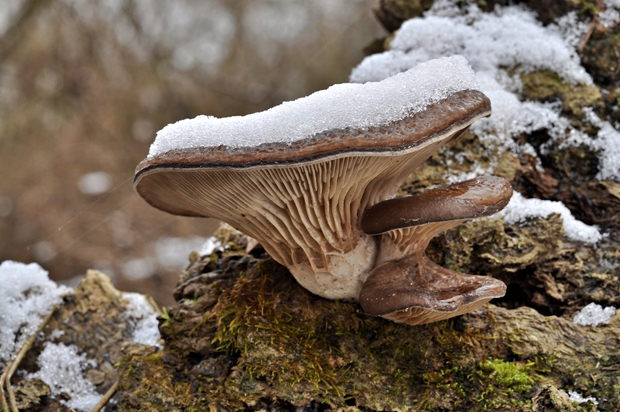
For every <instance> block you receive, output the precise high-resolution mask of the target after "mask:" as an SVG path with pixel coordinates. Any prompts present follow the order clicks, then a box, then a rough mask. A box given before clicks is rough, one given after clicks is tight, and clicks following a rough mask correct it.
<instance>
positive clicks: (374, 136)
mask: <svg viewBox="0 0 620 412" xmlns="http://www.w3.org/2000/svg"><path fill="white" fill-rule="evenodd" d="M490 113H491V103H490V101H489V99H488V98H487V97H486V96H485V95H484V94H483V93H482V92H480V91H478V90H463V91H459V92H456V93H454V94H452V95H451V96H449V97H447V98H446V99H444V100H442V101H440V102H438V103H436V104H433V105H430V106H429V107H427V108H426V109H424V110H422V111H420V112H417V113H414V114H412V115H410V116H408V117H406V118H404V119H402V120H400V121H396V122H393V123H391V124H388V125H383V126H376V127H370V128H368V129H361V130H348V129H339V130H329V131H325V132H322V133H319V134H317V135H314V136H312V137H309V138H308V139H305V140H300V141H296V142H293V143H290V144H289V143H264V144H261V145H259V146H256V147H253V148H251V149H248V148H231V147H228V146H225V145H220V146H216V147H197V148H191V149H180V150H172V151H168V152H165V153H163V154H160V155H157V156H154V157H151V158H147V159H145V160H143V161H142V162H140V164H139V165H138V166H137V168H136V174H135V178H134V186H135V189H136V191H137V192H138V193H139V194H140V196H142V197H143V198H144V199H145V200H146V201H147V202H148V203H149V204H151V205H152V206H154V207H156V208H158V209H161V210H163V211H166V212H168V213H172V214H176V215H183V216H202V217H210V216H211V215H210V214H209V211H208V210H205V209H204V208H202V207H200V205H197V204H196V203H195V202H186V201H185V199H184V198H183V197H177V196H175V195H174V192H175V190H176V188H175V187H174V180H175V179H176V178H175V177H173V176H174V175H178V174H179V173H183V172H198V173H203V174H207V173H209V172H210V171H216V170H222V171H224V170H225V171H227V172H228V173H230V174H234V173H235V171H236V170H249V169H282V168H284V167H287V166H295V165H308V164H311V163H318V162H327V161H330V160H337V159H341V158H345V157H361V156H368V157H385V158H388V157H393V156H399V155H407V154H412V155H413V156H415V154H416V153H420V155H421V156H422V157H423V159H422V160H421V161H420V162H417V164H419V163H422V162H423V161H424V160H426V158H427V157H428V156H430V154H431V153H432V152H431V153H427V152H425V151H424V150H422V149H424V148H425V147H427V146H428V145H430V144H433V143H437V142H439V143H440V145H442V144H445V143H447V142H449V141H451V140H454V139H456V138H457V137H458V136H460V134H461V132H463V131H465V129H467V128H468V127H469V125H471V124H472V123H473V122H474V121H476V120H477V119H479V118H482V117H486V116H489V115H490ZM446 137H448V138H446ZM417 164H416V165H415V166H417ZM164 180H166V181H167V182H166V183H164ZM197 183H198V182H197ZM205 183H207V182H205ZM231 184H232V183H231ZM162 185H165V186H166V187H165V189H166V190H165V191H162V190H160V187H161V186H162ZM213 195H214V196H215V195H216V194H215V193H214V194H213ZM213 217H217V216H213Z"/></svg>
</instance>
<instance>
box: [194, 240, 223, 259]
mask: <svg viewBox="0 0 620 412" xmlns="http://www.w3.org/2000/svg"><path fill="white" fill-rule="evenodd" d="M216 250H222V243H221V242H220V241H219V240H217V239H216V238H215V236H211V237H210V238H207V240H205V242H204V243H203V244H202V246H201V247H200V249H199V250H198V253H199V254H200V256H207V255H210V254H211V253H213V252H215V251H216Z"/></svg>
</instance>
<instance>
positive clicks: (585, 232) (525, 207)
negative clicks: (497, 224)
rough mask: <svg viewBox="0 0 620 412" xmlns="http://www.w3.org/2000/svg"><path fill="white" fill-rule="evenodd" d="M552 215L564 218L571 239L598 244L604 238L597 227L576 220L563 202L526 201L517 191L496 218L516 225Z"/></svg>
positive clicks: (567, 234)
mask: <svg viewBox="0 0 620 412" xmlns="http://www.w3.org/2000/svg"><path fill="white" fill-rule="evenodd" d="M552 213H557V214H559V215H560V216H561V217H562V226H563V228H564V233H565V234H566V236H567V237H568V238H570V239H573V240H577V241H580V242H587V243H596V242H598V241H600V240H601V239H602V238H603V236H602V235H601V233H600V231H599V230H598V228H597V227H596V226H589V225H586V224H585V223H583V222H581V221H579V220H577V219H575V217H574V216H573V215H572V214H571V212H570V210H568V208H567V207H566V206H564V204H563V203H562V202H554V201H551V200H541V199H526V198H524V197H523V195H521V193H519V192H516V191H515V192H513V195H512V198H510V202H509V203H508V205H507V206H506V207H505V208H504V209H503V210H502V211H500V212H498V213H497V214H496V216H503V217H504V221H505V222H506V223H515V222H523V221H525V220H527V219H529V218H532V217H547V216H549V215H551V214H552Z"/></svg>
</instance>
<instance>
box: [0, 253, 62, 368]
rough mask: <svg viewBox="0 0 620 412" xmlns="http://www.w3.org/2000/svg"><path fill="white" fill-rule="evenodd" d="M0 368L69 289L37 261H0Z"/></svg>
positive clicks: (11, 357)
mask: <svg viewBox="0 0 620 412" xmlns="http://www.w3.org/2000/svg"><path fill="white" fill-rule="evenodd" d="M0 285H2V286H1V287H0V369H3V366H5V365H6V364H7V362H9V361H10V360H11V359H13V357H14V356H15V354H16V353H17V351H19V349H20V348H21V347H22V345H23V344H24V343H25V341H26V340H27V339H28V337H29V336H30V335H32V334H33V333H35V332H36V330H37V328H38V327H39V325H40V323H41V320H42V318H43V317H45V316H46V315H47V314H48V313H49V311H50V310H51V309H52V307H53V306H54V305H56V304H59V303H60V302H61V301H62V296H64V295H66V294H69V293H72V291H71V289H70V288H67V287H65V286H58V285H57V284H56V283H54V282H53V281H51V280H50V279H49V277H48V273H47V271H46V270H44V269H43V268H42V267H41V266H39V265H37V264H36V263H30V264H28V265H26V264H23V263H18V262H13V261H10V260H7V261H4V262H2V263H1V264H0Z"/></svg>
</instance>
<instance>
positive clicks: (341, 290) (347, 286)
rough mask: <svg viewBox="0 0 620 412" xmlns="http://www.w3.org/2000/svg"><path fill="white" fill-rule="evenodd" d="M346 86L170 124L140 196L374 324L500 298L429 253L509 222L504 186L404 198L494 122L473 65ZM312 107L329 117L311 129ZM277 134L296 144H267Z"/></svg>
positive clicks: (142, 170) (480, 182) (486, 180)
mask: <svg viewBox="0 0 620 412" xmlns="http://www.w3.org/2000/svg"><path fill="white" fill-rule="evenodd" d="M431 76H432V77H431ZM429 77H430V79H429ZM346 86H347V87H341V88H330V89H328V90H326V91H322V92H319V93H316V94H314V95H311V96H309V97H307V98H305V99H300V100H297V101H294V102H289V103H285V104H283V105H281V106H278V107H276V108H274V109H271V110H269V111H267V112H263V113H259V114H255V115H249V116H246V117H245V118H228V119H215V118H210V117H209V118H205V117H202V118H196V119H193V120H189V121H182V122H179V123H177V124H174V125H170V126H168V127H167V128H164V129H163V130H162V131H160V133H158V136H157V139H156V142H155V143H154V145H153V147H152V148H151V153H150V154H149V156H148V157H147V158H146V159H145V160H144V161H142V162H141V163H140V164H139V165H138V167H137V169H136V175H135V188H136V190H137V192H138V193H139V194H140V195H141V196H142V197H143V198H144V199H145V200H146V201H147V202H148V203H149V204H151V205H152V206H154V207H156V208H159V209H161V210H164V211H166V212H169V213H173V214H177V215H183V216H202V217H213V218H217V219H220V220H223V221H225V222H227V223H229V224H230V225H232V226H234V227H236V228H237V229H239V230H240V231H242V232H244V233H246V234H247V235H249V236H252V237H253V238H255V239H257V240H259V242H260V243H261V244H262V245H263V247H264V248H265V250H266V251H267V252H268V253H269V254H270V255H271V256H272V257H273V258H274V259H275V260H277V261H278V262H279V263H281V264H283V265H285V266H286V267H288V269H289V270H290V272H291V273H292V275H293V276H294V277H295V278H296V279H297V281H298V282H299V283H300V284H301V285H302V286H303V287H305V288H306V289H308V290H309V291H311V292H312V293H315V294H317V295H320V296H323V297H326V298H330V299H354V300H359V301H360V304H361V305H362V308H363V309H364V311H366V312H367V313H369V314H371V315H378V316H383V317H385V318H389V319H392V320H394V321H397V322H405V323H409V324H412V325H414V324H421V323H428V322H434V321H437V320H441V319H446V318H449V317H452V316H456V315H459V314H462V313H465V312H468V311H471V310H473V309H475V308H477V307H479V306H481V305H483V304H484V303H486V302H488V301H489V300H490V299H492V298H496V297H501V296H503V295H504V293H505V285H504V284H503V283H502V282H501V281H499V280H496V279H493V278H490V277H486V276H472V275H464V274H459V273H455V272H453V271H450V270H447V269H445V268H442V267H440V266H438V265H437V264H435V263H433V262H432V261H430V260H429V259H428V258H426V256H425V255H424V250H425V249H426V247H427V245H428V242H429V241H430V239H431V238H432V237H433V236H435V235H436V234H437V233H439V232H441V231H443V230H446V229H448V228H451V227H453V226H455V225H458V224H459V223H461V222H463V221H465V220H467V219H472V218H478V217H482V216H488V215H490V214H493V213H496V212H497V211H499V210H501V209H502V208H503V207H504V206H505V205H506V204H507V203H508V201H509V199H510V197H511V194H512V188H511V187H510V184H509V183H508V182H507V181H505V180H503V179H501V178H498V177H492V176H486V177H479V178H476V179H473V180H469V181H466V182H461V183H458V184H453V185H447V186H442V187H436V188H433V189H430V190H427V191H426V192H424V193H422V194H420V195H417V196H407V197H400V198H394V195H395V193H396V192H397V190H398V188H399V187H400V186H401V185H402V184H403V182H404V181H405V179H406V178H407V176H408V175H409V174H411V173H412V172H413V171H414V170H415V169H416V168H417V167H419V166H420V165H421V164H422V163H424V161H425V160H426V159H427V158H428V157H429V156H431V154H432V153H434V152H435V151H436V150H438V149H439V148H440V147H441V146H442V145H444V144H446V143H447V142H450V141H452V140H454V139H456V138H458V137H459V136H460V135H462V134H463V133H464V132H465V131H466V130H467V128H468V127H469V126H470V125H471V124H472V123H473V122H474V121H476V120H477V119H480V118H482V117H485V116H488V115H489V114H490V112H491V107H490V101H489V99H488V98H487V97H486V96H485V95H484V94H482V93H481V92H480V91H478V90H477V86H476V83H475V78H474V75H473V72H472V71H471V69H470V68H469V66H468V64H467V62H466V61H465V59H464V58H462V57H460V56H454V57H450V58H443V59H438V60H434V61H430V62H427V63H424V64H421V65H419V66H416V67H415V68H413V69H411V70H409V71H408V72H406V73H402V74H399V75H397V76H394V77H392V78H389V79H386V80H384V81H383V82H379V83H368V84H363V85H346ZM395 95H398V96H396V97H394V96H395ZM429 95H430V97H429ZM385 96H389V98H387V97H385ZM377 99H379V100H382V101H385V100H390V101H389V103H390V105H389V106H378V107H376V106H377V103H378V102H377V101H376V100H377ZM352 100H353V101H352ZM308 107H317V108H319V109H317V110H318V111H323V113H322V114H321V116H324V117H325V116H327V118H326V119H320V118H319V119H318V120H317V117H316V116H315V117H314V118H312V119H311V120H309V121H308V123H310V124H305V123H304V122H303V120H299V118H300V113H302V112H307V110H308ZM332 110H333V112H335V113H336V112H337V113H338V114H337V115H332V116H330V111H332ZM373 111H374V112H373ZM375 112H376V115H375V114H373V113H375ZM386 113H387V114H386ZM347 116H348V117H350V118H353V119H355V120H353V121H347ZM373 116H374V117H373ZM310 117H311V116H310ZM319 117H320V116H319ZM283 119H285V120H283ZM369 119H370V120H369ZM287 121H288V123H287ZM291 122H293V123H295V122H301V124H298V125H296V126H295V124H293V125H292V126H291ZM278 127H281V128H283V129H285V131H286V133H280V135H282V134H287V133H289V134H290V133H297V134H299V136H297V137H295V138H294V139H290V138H285V139H282V138H274V139H271V140H269V139H268V138H264V136H263V135H264V134H265V131H273V130H277V129H278ZM289 129H290V130H293V131H291V132H289V131H288V130H289ZM205 131H206V132H205ZM300 131H301V132H300ZM235 133H239V134H243V136H241V138H240V140H239V141H237V140H235V139H233V138H229V136H234V134H235ZM252 133H254V134H255V136H251V134H252ZM272 133H276V134H277V131H276V132H272ZM248 134H249V135H250V136H248ZM188 135H189V136H188ZM179 136H180V137H179ZM222 136H224V137H225V138H224V140H222V139H223V138H222ZM252 138H255V140H256V142H255V144H253V145H250V144H248V140H251V139H252ZM226 139H228V140H226ZM239 142H241V143H239Z"/></svg>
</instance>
